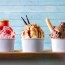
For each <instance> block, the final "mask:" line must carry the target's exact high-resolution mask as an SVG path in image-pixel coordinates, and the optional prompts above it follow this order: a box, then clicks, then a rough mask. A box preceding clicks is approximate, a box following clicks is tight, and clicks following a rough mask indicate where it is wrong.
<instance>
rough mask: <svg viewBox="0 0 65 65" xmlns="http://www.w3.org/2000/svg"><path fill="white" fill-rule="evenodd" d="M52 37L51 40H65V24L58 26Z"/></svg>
mask: <svg viewBox="0 0 65 65" xmlns="http://www.w3.org/2000/svg"><path fill="white" fill-rule="evenodd" d="M50 36H51V38H65V22H62V23H61V24H60V25H58V26H56V27H55V28H54V31H53V32H52V33H51V34H50Z"/></svg>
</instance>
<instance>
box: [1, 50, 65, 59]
mask: <svg viewBox="0 0 65 65" xmlns="http://www.w3.org/2000/svg"><path fill="white" fill-rule="evenodd" d="M64 57H65V53H57V52H51V51H49V50H48V51H43V52H33V53H25V52H22V51H15V52H0V59H21V58H52V59H56V58H64Z"/></svg>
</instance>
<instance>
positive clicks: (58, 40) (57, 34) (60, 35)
mask: <svg viewBox="0 0 65 65" xmlns="http://www.w3.org/2000/svg"><path fill="white" fill-rule="evenodd" d="M46 23H47V25H48V27H49V29H50V32H51V34H50V37H51V43H52V51H53V52H65V22H62V23H61V24H60V25H58V26H54V27H53V26H52V24H51V22H50V20H49V19H46Z"/></svg>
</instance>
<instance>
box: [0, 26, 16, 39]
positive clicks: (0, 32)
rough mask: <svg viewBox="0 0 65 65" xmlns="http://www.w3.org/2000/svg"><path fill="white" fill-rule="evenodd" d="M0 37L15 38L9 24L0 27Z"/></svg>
mask: <svg viewBox="0 0 65 65" xmlns="http://www.w3.org/2000/svg"><path fill="white" fill-rule="evenodd" d="M0 39H15V32H14V31H13V29H12V28H11V27H9V26H3V27H1V28H0Z"/></svg>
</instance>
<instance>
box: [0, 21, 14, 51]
mask: <svg viewBox="0 0 65 65" xmlns="http://www.w3.org/2000/svg"><path fill="white" fill-rule="evenodd" d="M14 40H15V32H14V31H13V29H12V28H11V27H10V25H9V21H8V20H1V21H0V52H13V51H14Z"/></svg>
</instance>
